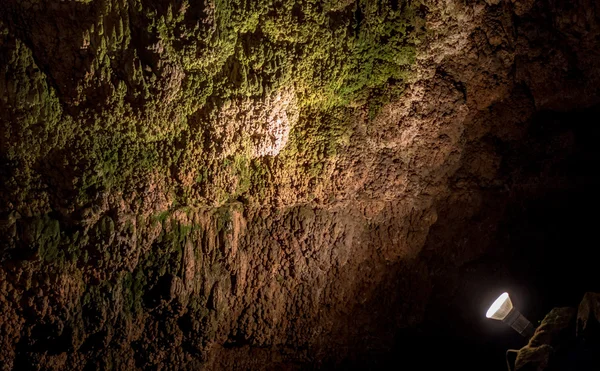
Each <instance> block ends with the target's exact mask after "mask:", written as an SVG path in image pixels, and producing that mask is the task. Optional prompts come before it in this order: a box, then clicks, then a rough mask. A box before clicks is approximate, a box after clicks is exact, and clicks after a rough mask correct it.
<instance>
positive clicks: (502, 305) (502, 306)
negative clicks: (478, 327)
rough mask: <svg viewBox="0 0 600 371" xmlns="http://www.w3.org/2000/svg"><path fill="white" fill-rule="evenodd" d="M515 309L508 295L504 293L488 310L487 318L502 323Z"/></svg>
mask: <svg viewBox="0 0 600 371" xmlns="http://www.w3.org/2000/svg"><path fill="white" fill-rule="evenodd" d="M512 309H513V304H512V301H510V297H508V293H506V292H505V293H504V294H502V295H500V296H499V297H498V299H496V301H494V303H493V304H492V306H491V307H490V309H488V311H487V313H486V314H485V316H486V317H487V318H492V319H497V320H500V321H502V320H503V319H505V318H506V316H507V315H508V313H510V311H511V310H512Z"/></svg>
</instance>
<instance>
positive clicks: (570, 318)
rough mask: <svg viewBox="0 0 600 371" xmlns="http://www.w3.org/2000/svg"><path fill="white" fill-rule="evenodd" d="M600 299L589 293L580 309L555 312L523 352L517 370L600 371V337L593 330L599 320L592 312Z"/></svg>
mask: <svg viewBox="0 0 600 371" xmlns="http://www.w3.org/2000/svg"><path fill="white" fill-rule="evenodd" d="M597 297H598V294H597V293H591V292H588V293H586V294H585V295H584V297H583V300H582V301H581V303H580V304H579V309H578V310H576V309H575V308H566V307H565V308H554V309H552V310H551V311H550V313H548V314H547V315H546V317H544V319H543V320H542V322H541V323H540V325H539V326H538V328H537V329H536V331H535V334H534V335H533V337H532V338H531V339H530V340H529V344H527V346H525V347H523V348H521V349H520V350H519V353H518V355H517V359H516V361H515V370H520V371H527V370H536V371H542V370H596V369H598V368H599V367H600V353H599V352H598V351H599V350H600V338H598V337H597V336H594V334H593V332H591V331H593V330H592V329H591V328H590V327H589V326H590V325H592V323H594V322H596V323H597V321H598V316H597V314H598V313H597V312H594V311H593V309H592V308H594V306H595V305H596V304H597V303H596V302H595V301H596V300H597ZM583 319H585V320H583ZM586 325H587V326H586ZM586 330H587V331H586Z"/></svg>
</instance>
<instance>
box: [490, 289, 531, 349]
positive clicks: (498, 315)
mask: <svg viewBox="0 0 600 371" xmlns="http://www.w3.org/2000/svg"><path fill="white" fill-rule="evenodd" d="M485 316H486V317H487V318H491V319H495V320H498V321H502V322H504V323H506V324H507V325H509V326H510V327H512V328H513V329H514V330H515V331H517V332H518V333H519V334H521V335H523V336H525V337H526V338H530V337H531V336H533V333H534V331H535V328H534V327H533V325H532V324H531V322H529V320H528V319H527V318H525V317H524V316H523V315H522V314H521V312H519V311H518V310H516V309H515V308H513V303H512V301H511V300H510V297H509V296H508V293H506V292H505V293H503V294H502V295H500V296H499V297H498V299H496V301H494V302H493V303H492V305H491V306H490V309H488V311H487V313H486V314H485Z"/></svg>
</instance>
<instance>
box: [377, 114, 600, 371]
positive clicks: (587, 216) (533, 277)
mask: <svg viewBox="0 0 600 371" xmlns="http://www.w3.org/2000/svg"><path fill="white" fill-rule="evenodd" d="M598 113H599V107H595V108H592V109H588V110H584V111H578V112H562V113H561V112H541V113H539V114H537V115H536V116H535V117H534V118H533V120H531V122H530V123H529V125H528V129H527V134H526V137H525V138H523V140H521V141H518V142H512V143H509V142H506V143H499V145H498V146H497V148H500V149H501V151H502V153H501V156H502V158H503V164H502V169H501V171H502V173H503V174H502V175H503V176H506V177H507V184H509V185H510V186H509V187H507V189H504V190H481V192H482V194H484V198H483V206H482V207H481V209H480V212H479V213H478V214H477V215H475V216H474V217H473V218H471V219H468V220H466V221H461V222H459V223H456V222H455V220H444V219H443V217H444V216H443V215H442V214H440V220H438V223H437V225H436V226H435V227H434V228H433V229H432V231H431V234H432V235H435V234H436V233H440V232H441V231H444V230H445V229H444V227H442V226H443V225H444V224H451V225H452V224H453V223H455V224H454V225H453V227H454V228H456V229H457V230H458V231H459V232H457V233H455V234H454V235H453V236H450V237H451V238H449V240H448V241H447V245H455V244H457V241H456V240H460V239H464V241H467V242H466V247H464V248H465V249H467V250H468V249H472V250H474V251H477V249H478V248H480V246H474V245H473V244H475V243H481V241H482V239H481V238H477V236H475V235H477V234H478V233H482V232H480V231H479V230H480V228H478V226H481V225H483V224H484V223H483V222H482V221H485V220H486V219H487V218H491V220H493V219H494V218H495V215H499V221H500V222H499V224H498V225H499V227H498V228H497V230H496V231H495V233H493V234H492V236H491V238H492V240H491V241H487V244H488V246H487V247H486V248H485V252H484V253H483V254H482V255H481V256H479V257H478V258H476V259H475V260H472V261H469V262H467V263H466V264H463V265H460V266H445V267H441V266H437V267H436V266H433V267H431V269H432V271H435V270H436V269H437V270H439V271H441V272H443V273H440V274H439V275H438V277H437V280H436V282H437V283H436V285H435V287H434V292H433V295H432V298H431V301H430V303H429V308H428V311H427V314H426V318H425V320H424V322H423V323H422V325H421V326H420V327H419V328H417V329H411V330H400V331H399V332H398V335H397V338H396V346H395V349H394V352H393V353H394V354H393V355H392V356H390V357H389V359H388V361H390V362H396V363H398V362H399V363H401V364H404V363H405V362H409V363H410V364H415V365H419V367H418V369H426V370H434V369H445V368H446V367H451V368H452V369H462V370H464V369H469V370H506V367H507V366H506V362H505V352H506V350H507V349H518V348H520V347H522V346H524V345H525V344H526V340H524V339H523V338H521V337H520V335H518V334H517V333H516V332H515V331H513V330H512V329H511V328H509V327H507V326H506V325H504V324H502V323H501V322H497V321H493V320H488V319H486V318H485V312H486V310H487V308H488V306H489V305H490V304H491V303H492V302H493V301H494V299H495V298H496V297H497V296H498V295H499V294H501V293H502V292H504V291H508V292H509V293H510V295H511V297H512V299H513V302H514V303H515V305H516V306H517V307H518V308H519V309H520V310H521V312H522V313H523V314H524V315H525V316H526V317H528V318H529V319H530V320H531V322H532V323H533V324H534V325H537V324H539V321H540V320H541V319H543V318H544V316H545V314H546V313H548V311H550V309H552V308H553V307H560V306H570V307H575V308H576V307H577V306H578V305H579V302H580V300H581V299H582V297H583V294H584V293H585V292H587V291H596V292H600V276H599V275H598V260H597V259H596V258H595V256H596V255H597V254H596V253H595V250H596V249H597V246H596V245H597V243H596V242H595V241H596V239H597V238H596V231H597V228H598V227H597V225H598V217H597V216H596V210H598V209H599V208H600V194H599V193H598V189H599V188H600V175H599V174H598V172H597V169H599V168H600V147H599V146H598V145H597V143H596V141H597V138H600V126H598V125H597V120H598V119H597V118H598V117H599V116H598ZM455 206H456V207H459V205H455ZM450 207H452V205H450ZM447 219H448V218H447ZM438 238H440V237H438ZM442 239H443V238H442ZM438 244H441V243H439V242H438ZM469 244H471V246H469ZM453 248H454V247H453V246H450V247H449V250H451V251H453ZM441 254H444V252H441ZM450 260H451V259H443V258H438V259H437V260H433V263H434V265H435V264H438V265H441V264H448V261H450ZM513 359H514V357H513ZM374 369H377V368H374ZM379 369H380V368H379Z"/></svg>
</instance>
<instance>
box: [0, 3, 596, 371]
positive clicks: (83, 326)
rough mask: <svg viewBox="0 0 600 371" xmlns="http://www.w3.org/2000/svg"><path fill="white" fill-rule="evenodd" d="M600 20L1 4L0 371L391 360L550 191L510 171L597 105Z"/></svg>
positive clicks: (444, 6)
mask: <svg viewBox="0 0 600 371" xmlns="http://www.w3.org/2000/svg"><path fill="white" fill-rule="evenodd" d="M599 7H600V5H599V3H598V2H595V1H587V0H578V1H566V0H552V1H533V0H528V1H518V0H515V1H486V2H484V1H457V0H445V1H442V0H428V1H422V2H417V1H409V2H406V1H392V0H390V1H380V2H372V1H363V0H358V1H356V2H351V1H341V0H338V1H334V0H331V1H323V2H319V1H316V2H313V1H295V0H286V1H278V2H272V1H262V0H261V1H245V0H235V1H234V0H231V1H203V2H187V1H180V0H102V1H88V0H79V1H76V0H73V1H61V2H52V1H40V0H26V1H21V0H19V1H16V0H5V1H2V2H0V71H1V72H0V125H1V126H0V127H1V128H2V129H1V132H0V191H1V199H0V219H1V220H0V230H1V233H0V235H1V237H0V262H1V265H0V318H1V319H2V320H1V322H0V365H1V367H2V369H6V370H9V369H40V370H41V369H44V370H52V369H55V370H59V369H88V368H89V369H134V368H143V369H198V368H206V369H234V368H235V369H244V368H250V369H299V368H304V367H315V368H319V367H322V368H328V367H338V366H340V367H341V366H343V365H344V364H346V363H344V362H354V361H356V362H359V361H360V359H363V358H364V357H367V358H368V357H370V355H372V354H377V353H378V352H386V351H388V350H389V349H390V348H391V347H392V346H393V345H392V344H393V343H394V341H395V336H396V335H397V331H398V330H399V329H403V328H412V327H414V326H416V325H418V324H419V323H421V322H422V321H423V318H424V315H425V313H426V308H427V306H428V304H429V305H431V304H430V303H432V302H433V303H435V302H436V300H439V301H442V300H443V299H444V298H446V297H448V296H452V294H453V290H455V288H456V286H457V285H458V284H456V280H457V277H458V272H459V270H460V269H461V267H463V266H464V265H465V264H467V263H469V262H472V261H474V260H475V259H477V258H478V257H479V256H481V254H483V253H484V252H485V250H486V247H488V246H489V245H490V241H491V240H493V239H494V238H495V233H496V231H497V228H498V223H499V220H500V219H501V216H502V213H503V207H504V206H503V205H505V203H506V202H508V201H507V200H510V199H511V197H512V195H513V194H514V192H516V191H517V190H518V189H519V188H520V189H521V191H523V190H525V191H523V192H524V193H526V192H527V191H528V190H529V189H530V188H527V187H529V186H531V187H535V186H540V185H543V184H544V183H545V182H547V181H549V180H556V179H555V178H554V177H555V176H556V174H554V173H553V172H552V169H553V168H552V161H547V162H544V164H543V166H542V169H541V170H540V171H530V169H528V168H527V166H526V165H524V164H523V163H522V162H519V160H518V159H515V158H514V157H511V156H514V155H515V154H516V153H519V154H523V153H525V154H527V153H529V154H532V155H533V156H542V157H543V156H546V155H547V157H550V158H553V157H552V155H553V153H554V152H556V151H559V152H560V153H563V152H565V153H568V152H569V151H571V150H572V148H573V146H574V144H573V141H574V139H573V138H572V136H571V133H569V132H565V133H564V134H563V137H561V138H559V139H557V141H556V142H555V143H554V142H553V144H552V145H551V146H550V147H549V149H548V148H545V147H544V148H542V147H541V146H540V147H536V146H535V145H532V146H529V144H530V143H529V142H528V141H527V138H528V135H530V131H531V128H532V125H531V123H532V120H533V118H534V117H535V115H536V113H538V112H540V111H548V110H551V111H566V110H577V109H588V108H590V107H594V106H596V105H598V104H600V95H599V94H598V93H599V91H598V87H599V86H600V55H599V54H600V47H599V46H600V45H599V44H600V41H599V40H600V19H599V17H600V8H599ZM523 143H525V144H523ZM545 151H548V153H546V152H545ZM528 171H529V172H528ZM559 180H560V179H559ZM556 184H559V185H560V184H561V183H560V182H557V183H556ZM532 192H533V191H532ZM490 194H492V195H493V198H494V200H495V201H494V202H493V205H491V206H490V204H487V202H488V200H489V197H488V196H489V195H490ZM482 210H486V211H487V213H486V214H485V215H484V214H482ZM482 215H484V216H482ZM468 229H472V231H473V233H471V234H470V235H471V236H472V237H471V239H470V240H468V241H467V240H466V239H464V238H462V237H461V236H463V235H462V234H461V231H464V230H468ZM439 287H444V289H443V290H438V289H437V288H439ZM436 290H437V291H436Z"/></svg>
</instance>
